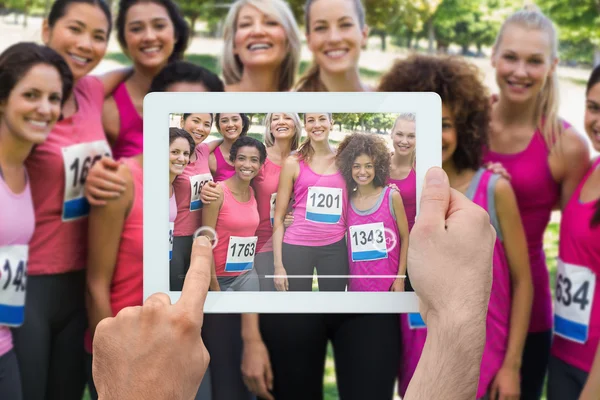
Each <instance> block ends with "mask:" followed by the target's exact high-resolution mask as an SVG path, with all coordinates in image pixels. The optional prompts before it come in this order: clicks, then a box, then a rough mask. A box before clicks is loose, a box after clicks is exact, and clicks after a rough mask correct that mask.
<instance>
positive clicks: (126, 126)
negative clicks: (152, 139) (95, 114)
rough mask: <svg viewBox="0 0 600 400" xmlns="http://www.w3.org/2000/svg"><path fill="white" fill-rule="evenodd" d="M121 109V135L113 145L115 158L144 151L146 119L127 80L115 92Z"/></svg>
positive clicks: (115, 97)
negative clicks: (132, 94) (138, 109)
mask: <svg viewBox="0 0 600 400" xmlns="http://www.w3.org/2000/svg"><path fill="white" fill-rule="evenodd" d="M113 98H114V99H115V103H116V104H117V110H118V111H119V119H120V121H121V123H120V126H119V136H118V137H117V141H116V142H115V145H114V146H113V155H114V158H115V160H118V159H119V158H121V157H133V156H136V155H138V154H141V153H142V152H143V151H144V135H143V132H144V120H143V119H142V117H141V116H140V114H138V112H137V110H136V109H135V106H134V105H133V102H132V101H131V97H130V96H129V93H128V92H127V86H125V82H121V83H120V84H119V85H118V86H117V88H116V89H115V92H114V94H113Z"/></svg>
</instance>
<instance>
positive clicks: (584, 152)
mask: <svg viewBox="0 0 600 400" xmlns="http://www.w3.org/2000/svg"><path fill="white" fill-rule="evenodd" d="M553 151H554V152H556V155H555V159H556V165H557V169H558V175H559V179H560V182H561V190H560V208H561V209H563V208H564V207H565V206H566V205H567V203H568V202H569V200H570V199H571V196H572V195H573V192H575V189H576V188H577V186H578V185H579V183H580V182H581V180H582V179H583V176H584V175H585V173H586V172H587V171H588V169H589V168H590V167H591V158H590V150H589V147H588V144H587V143H586V141H585V139H584V138H583V137H582V136H581V135H580V134H579V133H577V132H576V131H575V130H574V129H573V128H569V129H567V130H566V131H565V132H564V134H563V135H562V137H561V140H560V142H559V143H558V144H557V145H556V146H555V148H554V149H553Z"/></svg>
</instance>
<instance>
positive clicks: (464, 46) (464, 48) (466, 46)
mask: <svg viewBox="0 0 600 400" xmlns="http://www.w3.org/2000/svg"><path fill="white" fill-rule="evenodd" d="M461 48H462V49H461V51H462V55H463V56H466V55H467V53H468V52H469V45H468V44H463V45H462V46H461Z"/></svg>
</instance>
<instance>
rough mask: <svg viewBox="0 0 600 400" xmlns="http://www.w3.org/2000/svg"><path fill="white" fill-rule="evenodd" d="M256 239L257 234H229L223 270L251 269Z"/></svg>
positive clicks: (238, 270) (240, 270)
mask: <svg viewBox="0 0 600 400" xmlns="http://www.w3.org/2000/svg"><path fill="white" fill-rule="evenodd" d="M257 240H258V237H257V236H251V237H240V236H230V237H229V246H228V247H227V261H225V272H242V271H248V270H250V269H252V267H253V266H254V253H255V252H256V242H257Z"/></svg>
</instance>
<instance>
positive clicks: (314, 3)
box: [296, 0, 371, 92]
mask: <svg viewBox="0 0 600 400" xmlns="http://www.w3.org/2000/svg"><path fill="white" fill-rule="evenodd" d="M304 22H305V25H306V42H307V44H308V47H309V49H310V51H311V52H312V53H313V57H314V62H313V66H312V67H310V68H309V70H308V72H307V73H306V74H305V75H304V76H303V77H302V78H300V80H299V82H298V83H297V85H296V90H297V91H299V92H328V91H329V92H365V91H370V90H371V88H370V87H368V86H367V85H366V84H365V83H363V82H362V81H361V80H360V74H359V68H358V60H359V58H360V52H361V48H363V47H364V46H366V44H367V38H368V35H369V28H368V26H367V24H366V21H365V9H364V7H363V5H362V3H361V0H307V1H306V4H305V6H304Z"/></svg>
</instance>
